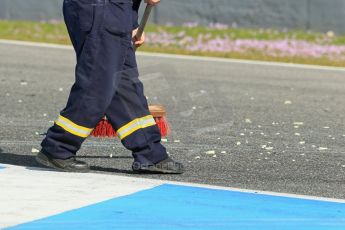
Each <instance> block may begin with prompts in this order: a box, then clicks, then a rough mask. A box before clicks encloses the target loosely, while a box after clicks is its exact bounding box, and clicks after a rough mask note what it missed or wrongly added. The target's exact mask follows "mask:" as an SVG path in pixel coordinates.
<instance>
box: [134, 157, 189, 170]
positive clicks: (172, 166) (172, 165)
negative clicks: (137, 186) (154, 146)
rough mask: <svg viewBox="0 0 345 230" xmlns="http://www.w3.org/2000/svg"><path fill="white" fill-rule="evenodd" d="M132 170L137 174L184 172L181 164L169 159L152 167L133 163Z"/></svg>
mask: <svg viewBox="0 0 345 230" xmlns="http://www.w3.org/2000/svg"><path fill="white" fill-rule="evenodd" d="M132 169H133V171H134V172H137V173H162V174H182V173H183V172H184V167H183V164H182V163H179V162H176V161H174V160H173V159H171V158H170V157H169V158H167V159H165V160H163V161H160V162H158V163H156V164H152V165H148V164H141V163H139V162H134V163H133V165H132Z"/></svg>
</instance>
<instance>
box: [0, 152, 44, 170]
mask: <svg viewBox="0 0 345 230" xmlns="http://www.w3.org/2000/svg"><path fill="white" fill-rule="evenodd" d="M0 163H2V164H8V165H17V166H25V167H41V165H40V164H38V163H37V162H36V160H35V156H27V155H20V154H15V153H3V152H1V151H0Z"/></svg>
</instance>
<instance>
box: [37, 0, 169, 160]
mask: <svg viewBox="0 0 345 230" xmlns="http://www.w3.org/2000/svg"><path fill="white" fill-rule="evenodd" d="M139 4H140V1H139ZM139 4H138V1H136V2H135V3H133V1H132V0H64V5H63V13H64V19H65V23H66V25H67V29H68V32H69V35H70V38H71V41H72V43H73V46H74V49H75V52H76V56H77V65H76V69H75V76H76V79H75V83H74V85H73V87H72V89H71V92H70V96H69V99H68V102H67V105H66V108H65V109H63V110H62V111H61V113H60V116H59V117H58V119H57V120H56V122H55V124H54V126H53V127H51V128H50V129H49V130H48V133H47V136H46V138H45V139H44V140H43V142H42V144H41V145H42V150H43V151H44V152H45V153H46V154H49V155H51V156H52V157H54V158H59V159H68V158H70V157H73V156H75V155H76V153H77V151H78V150H79V149H80V147H81V144H82V143H83V141H84V140H85V138H87V137H88V136H89V135H90V133H91V131H92V129H93V128H94V127H95V126H96V125H97V123H98V122H99V121H100V120H101V119H102V118H103V117H104V116H105V115H106V116H107V118H108V120H109V121H110V123H111V125H112V126H113V128H114V129H115V130H116V131H117V133H118V136H119V138H120V139H121V142H122V143H123V145H124V146H125V147H126V148H127V149H129V150H131V151H132V153H133V157H134V160H135V161H136V162H139V163H141V164H154V163H157V162H159V161H161V160H164V159H166V158H167V157H168V156H167V152H166V149H165V148H164V147H163V146H162V144H161V143H160V141H161V135H160V131H159V129H158V127H157V125H156V123H155V121H154V119H153V117H152V116H151V115H150V112H149V109H148V104H147V101H146V98H145V96H144V92H143V84H142V83H141V81H140V80H139V78H138V77H139V74H138V70H137V63H136V58H135V53H134V49H133V47H132V41H131V35H132V30H133V29H134V28H136V27H137V26H138V22H137V17H138V16H137V10H138V8H139Z"/></svg>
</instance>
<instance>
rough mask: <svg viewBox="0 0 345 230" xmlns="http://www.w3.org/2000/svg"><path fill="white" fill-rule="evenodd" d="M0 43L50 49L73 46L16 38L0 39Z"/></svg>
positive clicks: (65, 48) (67, 48) (66, 48)
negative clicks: (18, 39)
mask: <svg viewBox="0 0 345 230" xmlns="http://www.w3.org/2000/svg"><path fill="white" fill-rule="evenodd" d="M0 44H3V45H17V46H29V47H40V48H52V49H62V50H73V47H72V46H68V45H58V44H50V43H41V42H27V41H17V40H6V39H0Z"/></svg>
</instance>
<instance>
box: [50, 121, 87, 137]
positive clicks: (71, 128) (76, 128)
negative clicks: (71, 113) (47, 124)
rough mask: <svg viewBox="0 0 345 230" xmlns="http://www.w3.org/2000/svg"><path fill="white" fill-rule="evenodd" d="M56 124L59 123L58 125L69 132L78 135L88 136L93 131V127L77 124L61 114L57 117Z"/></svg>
mask: <svg viewBox="0 0 345 230" xmlns="http://www.w3.org/2000/svg"><path fill="white" fill-rule="evenodd" d="M55 124H57V125H58V126H60V127H61V128H63V129H64V130H66V131H67V132H69V133H72V134H74V135H76V136H78V137H83V138H86V137H88V136H89V135H90V134H91V132H92V129H89V128H86V127H83V126H80V125H77V124H75V123H73V122H72V121H71V120H68V119H67V118H65V117H63V116H61V115H60V116H59V118H58V119H57V121H56V122H55Z"/></svg>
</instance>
